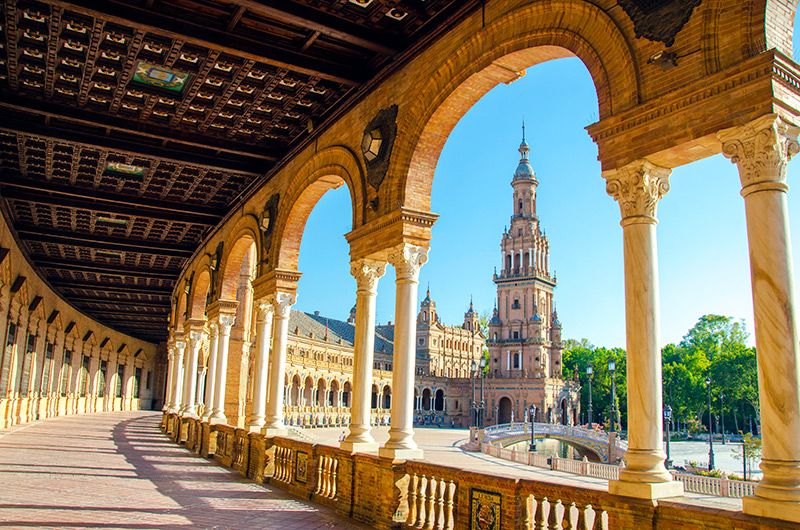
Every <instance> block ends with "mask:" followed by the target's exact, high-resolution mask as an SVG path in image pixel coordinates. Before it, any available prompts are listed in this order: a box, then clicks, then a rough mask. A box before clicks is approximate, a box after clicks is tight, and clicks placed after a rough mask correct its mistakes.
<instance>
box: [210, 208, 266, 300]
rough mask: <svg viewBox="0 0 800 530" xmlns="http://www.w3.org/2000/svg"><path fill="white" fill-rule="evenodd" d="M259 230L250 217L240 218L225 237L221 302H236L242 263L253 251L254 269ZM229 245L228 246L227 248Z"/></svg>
mask: <svg viewBox="0 0 800 530" xmlns="http://www.w3.org/2000/svg"><path fill="white" fill-rule="evenodd" d="M259 239H260V237H259V230H258V221H257V220H256V218H255V217H253V216H252V215H245V216H243V217H241V218H240V219H239V220H238V221H237V222H236V224H235V225H234V227H233V229H232V230H231V232H230V236H229V237H226V247H227V248H225V252H224V254H223V256H222V261H221V263H220V265H219V266H220V273H219V279H218V281H219V289H218V290H217V292H218V293H219V298H220V299H221V300H236V287H237V285H238V284H239V273H240V271H241V268H242V263H243V262H244V260H245V258H246V257H247V254H248V252H250V250H251V249H253V255H252V256H251V259H252V260H253V263H252V264H251V265H252V266H253V267H254V268H255V267H256V266H257V265H258V262H259V261H260V260H259V256H260V255H261V253H260V252H259ZM228 245H230V246H228Z"/></svg>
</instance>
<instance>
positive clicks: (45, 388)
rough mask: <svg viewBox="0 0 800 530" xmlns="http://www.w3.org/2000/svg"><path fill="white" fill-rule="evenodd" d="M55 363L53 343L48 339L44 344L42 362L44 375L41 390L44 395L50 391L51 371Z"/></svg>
mask: <svg viewBox="0 0 800 530" xmlns="http://www.w3.org/2000/svg"><path fill="white" fill-rule="evenodd" d="M52 364H53V343H52V342H50V341H48V342H46V343H45V345H44V363H43V364H42V377H41V380H40V386H39V391H40V392H41V393H42V395H44V394H47V393H48V392H50V386H51V385H50V371H51V366H52Z"/></svg>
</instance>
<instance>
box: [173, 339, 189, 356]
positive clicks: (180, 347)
mask: <svg viewBox="0 0 800 530" xmlns="http://www.w3.org/2000/svg"><path fill="white" fill-rule="evenodd" d="M185 349H186V343H185V342H184V341H182V340H176V341H175V352H176V354H177V355H178V359H180V358H181V357H183V351H184V350H185Z"/></svg>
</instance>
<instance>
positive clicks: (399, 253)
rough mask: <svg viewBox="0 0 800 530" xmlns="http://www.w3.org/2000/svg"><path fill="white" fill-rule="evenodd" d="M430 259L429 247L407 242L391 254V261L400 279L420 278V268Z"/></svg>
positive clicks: (413, 279)
mask: <svg viewBox="0 0 800 530" xmlns="http://www.w3.org/2000/svg"><path fill="white" fill-rule="evenodd" d="M427 261H428V249H427V248H425V247H419V246H416V245H409V244H407V243H405V244H403V245H400V246H399V247H397V248H396V249H395V250H393V251H392V252H391V253H390V254H389V263H391V264H392V266H393V267H394V268H395V271H396V272H397V279H398V280H411V281H415V282H416V281H418V280H419V269H420V268H421V267H422V265H423V264H425V262H427Z"/></svg>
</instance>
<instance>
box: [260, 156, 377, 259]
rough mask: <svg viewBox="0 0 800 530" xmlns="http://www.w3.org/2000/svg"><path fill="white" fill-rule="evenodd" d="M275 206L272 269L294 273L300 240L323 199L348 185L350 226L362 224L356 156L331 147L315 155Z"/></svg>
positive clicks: (360, 181) (362, 196) (360, 171)
mask: <svg viewBox="0 0 800 530" xmlns="http://www.w3.org/2000/svg"><path fill="white" fill-rule="evenodd" d="M294 174H295V178H293V179H292V181H291V184H290V185H289V187H288V189H287V190H286V191H285V192H284V196H282V197H281V199H280V204H279V206H278V219H277V223H276V226H275V231H274V234H273V236H272V237H273V241H275V244H274V245H272V250H271V253H272V256H271V258H270V264H274V265H273V267H272V268H278V269H288V270H297V259H298V255H299V253H300V241H301V240H302V237H303V231H304V229H305V226H306V221H307V220H308V216H309V215H310V214H311V210H313V209H314V206H316V204H317V202H319V200H320V199H321V198H322V196H323V195H324V194H325V193H326V192H328V191H329V190H331V189H336V188H338V187H340V186H341V185H342V184H346V185H347V189H348V191H349V192H350V203H351V206H352V219H353V227H354V228H355V227H358V226H361V225H362V224H363V223H364V211H365V208H366V202H365V197H366V195H365V193H364V189H365V180H364V171H363V168H362V166H361V163H360V162H359V160H358V158H357V157H356V155H355V154H354V153H353V152H352V151H351V150H350V149H349V148H347V147H343V146H332V147H327V148H325V149H323V150H322V151H320V152H319V153H316V154H315V155H314V156H313V157H312V158H311V159H310V160H308V161H307V162H305V163H304V164H303V165H302V166H301V167H300V168H299V169H298V170H297V171H296V172H294Z"/></svg>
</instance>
